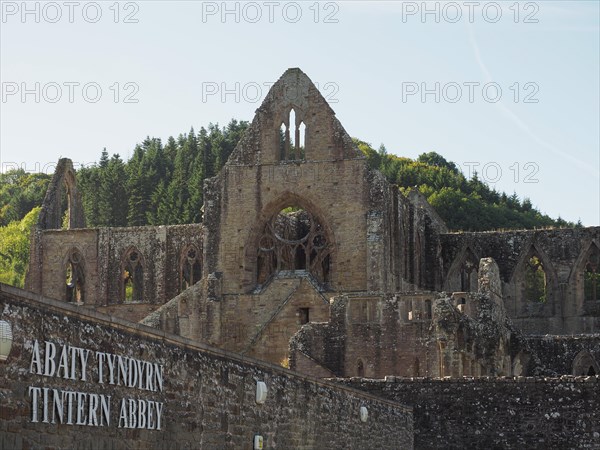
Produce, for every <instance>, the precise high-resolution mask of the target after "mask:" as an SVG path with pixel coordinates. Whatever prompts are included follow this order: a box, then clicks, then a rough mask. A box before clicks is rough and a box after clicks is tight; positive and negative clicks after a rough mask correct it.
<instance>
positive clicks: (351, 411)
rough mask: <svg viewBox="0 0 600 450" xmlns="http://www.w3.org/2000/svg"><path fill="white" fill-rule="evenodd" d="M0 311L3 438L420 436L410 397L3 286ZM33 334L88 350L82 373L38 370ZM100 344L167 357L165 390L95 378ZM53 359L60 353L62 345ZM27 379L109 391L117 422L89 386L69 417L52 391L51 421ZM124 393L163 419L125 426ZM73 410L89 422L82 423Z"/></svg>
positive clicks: (224, 443) (384, 440)
mask: <svg viewBox="0 0 600 450" xmlns="http://www.w3.org/2000/svg"><path fill="white" fill-rule="evenodd" d="M0 318H1V319H2V320H5V321H8V322H9V323H10V324H11V325H12V331H13V335H14V342H13V347H12V350H11V352H10V355H9V358H8V360H7V361H4V362H0V399H1V406H0V419H1V420H0V447H1V448H3V449H9V448H10V449H13V448H14V449H20V448H46V449H65V448H90V449H97V448H98V449H99V448H110V449H125V448H128V449H147V448H153V449H198V448H203V449H232V450H233V449H236V450H237V449H252V448H253V444H252V443H253V439H254V436H255V435H256V434H260V435H262V436H263V437H264V443H265V448H274V449H286V450H287V449H292V448H294V449H295V448H298V449H299V448H307V449H308V448H314V449H317V448H331V449H340V450H342V449H344V450H345V449H360V448H376V449H388V448H403V449H404V448H406V449H410V448H412V447H413V444H412V436H413V430H412V410H411V408H407V407H403V406H401V405H399V404H397V403H395V402H390V401H386V400H383V399H379V398H377V397H374V396H372V395H370V394H366V393H364V392H361V391H357V390H354V389H348V388H344V387H342V386H336V385H334V384H331V383H326V382H321V381H318V380H316V379H312V378H308V377H306V376H303V375H299V374H296V373H293V372H291V371H289V370H285V369H283V368H281V367H278V366H273V365H269V364H266V363H261V362H259V361H257V360H254V359H251V358H247V357H240V356H239V355H234V354H231V353H226V352H224V351H222V350H219V349H216V348H211V347H208V346H205V345H201V344H198V343H196V342H193V341H190V340H187V339H184V338H181V337H178V336H175V335H170V334H167V333H163V332H158V331H157V330H155V329H151V328H148V327H144V326H141V325H136V324H133V323H131V322H128V321H125V320H119V319H116V318H112V317H109V316H106V315H104V314H100V313H97V312H94V311H91V310H89V309H84V308H81V307H77V306H74V305H70V304H67V303H64V302H58V301H54V300H50V299H45V298H43V297H41V296H38V295H35V294H31V293H27V292H25V291H21V290H19V289H16V288H11V287H8V286H5V285H0ZM36 340H37V341H38V342H40V343H42V345H43V343H44V341H51V342H53V343H55V344H56V345H58V346H60V345H65V344H67V345H69V346H72V347H78V348H83V349H86V350H90V352H91V354H90V355H89V357H88V364H87V371H86V374H87V377H86V381H82V380H81V379H80V378H79V377H77V379H76V380H70V379H64V378H63V377H56V376H54V377H52V376H44V375H37V374H36V373H35V370H33V372H34V373H32V370H31V367H35V366H33V365H32V352H33V350H32V347H33V345H34V342H35V341H36ZM96 351H100V352H103V353H105V354H114V355H119V356H122V357H129V358H134V359H135V360H138V361H148V362H151V363H154V364H158V365H161V366H162V368H163V379H164V380H163V389H162V390H159V389H156V390H155V391H149V390H145V389H139V385H137V383H134V387H128V386H126V385H123V384H115V385H111V384H109V383H108V380H109V375H108V373H109V372H108V370H107V369H106V367H105V373H104V377H105V378H104V380H105V382H104V383H103V384H100V383H98V382H96V380H98V364H97V360H98V359H97V354H96ZM42 360H45V355H42ZM55 364H56V365H57V366H59V364H60V363H59V359H58V355H57V357H56V360H55ZM76 366H77V367H79V362H78V361H76ZM79 371H80V369H79V368H77V370H76V373H77V374H78V375H79V373H80V372H79ZM127 379H129V378H127ZM257 381H263V382H265V383H266V385H267V389H268V393H267V398H266V401H265V403H264V404H257V403H256V401H255V396H256V384H257ZM140 383H141V382H140ZM30 386H33V387H40V388H49V389H50V391H49V392H50V393H51V394H52V392H53V391H52V389H59V390H61V391H77V392H82V393H84V394H86V395H87V394H89V393H94V394H99V395H104V396H108V395H110V396H111V398H110V404H111V408H110V415H109V417H110V423H107V422H104V424H103V426H100V425H99V426H93V425H90V423H92V418H91V414H89V411H90V410H91V409H92V406H90V403H91V400H88V398H89V397H84V398H83V400H82V402H84V403H81V404H83V405H84V406H83V409H82V411H81V417H80V412H79V411H78V410H76V408H75V409H74V410H73V411H72V414H73V416H72V417H73V418H72V422H73V423H74V424H68V423H67V420H68V419H67V417H68V416H67V414H68V410H67V409H66V408H65V412H64V414H65V415H64V421H63V423H62V424H60V423H52V418H54V419H55V420H54V421H55V422H56V421H57V420H58V419H57V417H59V416H57V415H55V411H53V410H52V409H51V408H52V405H53V403H52V398H53V397H49V401H50V403H51V404H50V409H49V414H48V422H49V423H44V422H43V418H44V411H43V406H42V402H43V394H40V398H39V402H40V404H39V405H38V410H37V414H38V416H37V422H33V410H32V408H33V404H32V397H31V393H30V392H29V387H30ZM129 398H133V399H136V400H151V401H155V402H159V403H160V404H161V405H162V417H161V429H160V430H156V429H153V430H151V429H140V428H125V427H124V426H121V427H119V425H124V423H125V422H120V417H119V415H120V412H119V409H118V405H119V402H120V401H121V400H122V399H129ZM79 404H80V403H79V400H77V405H79ZM361 406H364V407H366V408H367V410H368V415H369V418H368V421H367V422H362V421H361V419H360V408H361ZM154 414H155V415H154V418H153V419H152V424H153V425H154V427H156V425H157V424H156V413H154ZM146 417H148V416H146ZM78 420H79V421H80V422H82V423H83V422H85V423H86V424H85V425H77V424H76V421H78ZM131 423H132V422H129V424H131ZM137 423H138V424H139V422H137Z"/></svg>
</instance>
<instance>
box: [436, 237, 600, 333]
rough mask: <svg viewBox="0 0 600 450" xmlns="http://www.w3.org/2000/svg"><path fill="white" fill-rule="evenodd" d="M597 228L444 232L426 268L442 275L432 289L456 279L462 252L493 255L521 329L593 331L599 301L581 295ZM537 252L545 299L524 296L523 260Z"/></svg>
mask: <svg viewBox="0 0 600 450" xmlns="http://www.w3.org/2000/svg"><path fill="white" fill-rule="evenodd" d="M599 243H600V227H589V228H579V229H578V228H575V229H552V230H520V231H505V232H480V233H447V234H441V235H440V236H439V246H440V251H439V252H438V253H439V254H438V253H432V254H431V257H430V258H429V260H428V261H429V262H428V271H430V272H431V273H439V274H440V275H441V276H442V278H441V280H442V281H441V282H439V283H437V285H436V289H439V290H447V289H450V287H451V286H454V285H456V284H457V283H460V272H459V271H457V270H454V269H456V268H457V267H459V266H460V263H461V261H460V259H461V256H464V255H465V250H467V249H468V250H469V251H470V252H472V254H473V255H474V256H475V258H476V259H477V260H479V258H484V257H493V258H494V260H495V261H496V262H497V263H498V266H499V268H500V275H501V278H502V296H503V298H504V303H505V306H506V310H507V313H508V315H509V317H510V318H511V319H512V320H513V322H514V323H515V324H516V325H517V326H518V327H519V328H521V329H522V330H523V332H524V333H526V334H548V333H549V334H579V333H595V332H597V331H598V329H599V328H600V301H598V300H591V301H590V300H589V299H584V281H583V275H584V271H585V266H586V263H587V258H588V256H589V253H590V250H591V249H593V248H598V246H599V245H600V244H599ZM531 252H533V254H535V255H536V256H537V257H539V259H540V261H541V262H542V264H543V268H544V272H545V275H546V292H547V294H546V295H547V299H546V301H545V302H544V303H538V302H532V301H528V300H527V299H526V298H524V280H523V273H524V265H525V263H526V262H527V259H528V257H529V256H530V255H531V254H532V253H531Z"/></svg>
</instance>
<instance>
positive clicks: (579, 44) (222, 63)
mask: <svg viewBox="0 0 600 450" xmlns="http://www.w3.org/2000/svg"><path fill="white" fill-rule="evenodd" d="M277 3H278V5H275V6H274V7H273V8H274V10H273V12H274V14H273V23H270V20H269V9H268V8H269V6H268V5H267V4H265V2H255V3H252V4H248V3H237V5H239V6H236V3H235V2H229V3H228V4H227V5H228V8H230V9H232V10H234V9H235V8H236V7H237V8H239V16H237V17H236V15H235V14H229V15H227V16H226V17H225V20H224V21H223V18H222V17H221V15H220V12H221V11H220V10H221V7H222V3H221V2H160V1H146V2H129V3H127V2H122V3H120V4H119V5H118V6H119V17H118V23H114V19H115V10H116V8H115V7H114V6H113V5H114V2H112V1H111V2H99V3H98V5H99V7H100V9H99V10H100V11H101V12H102V16H101V18H100V19H99V20H98V21H97V22H96V23H91V22H92V21H93V20H94V17H95V14H96V12H97V11H96V9H97V8H96V6H95V5H90V2H80V5H79V7H76V9H75V10H74V12H73V23H70V22H69V17H68V16H69V10H68V6H66V5H64V3H63V2H57V3H55V5H58V7H59V9H60V12H61V13H62V16H61V18H60V19H58V20H57V22H56V23H49V21H51V20H55V19H54V18H55V17H56V13H57V9H56V8H55V7H54V6H48V3H43V2H42V3H38V5H39V6H36V2H29V3H28V8H30V9H31V10H34V11H35V8H39V23H36V21H35V20H36V18H37V17H36V13H31V14H28V15H26V16H25V18H24V20H23V17H22V16H21V13H22V11H21V2H20V1H19V2H3V4H2V12H3V17H2V22H0V26H1V27H2V30H1V44H0V45H1V47H0V50H1V71H0V76H1V79H2V89H3V94H4V97H3V98H2V103H1V105H0V107H1V119H0V125H1V130H0V160H1V163H2V168H4V169H5V168H7V167H13V166H14V165H19V166H22V165H24V166H25V168H26V169H28V170H34V169H35V168H36V167H40V168H43V167H44V166H47V165H48V164H52V163H54V162H55V161H56V160H57V159H58V158H59V157H60V156H68V157H70V158H71V159H73V160H74V161H75V163H76V164H85V163H90V162H93V161H96V160H97V159H98V157H99V155H100V152H101V150H102V148H103V147H106V148H107V149H108V151H109V152H110V153H111V154H112V153H119V154H121V156H123V157H128V156H129V155H130V154H131V151H132V149H133V148H134V146H135V144H136V143H138V142H141V141H142V140H143V139H144V138H145V137H146V136H147V135H150V136H156V137H161V138H163V140H164V139H166V138H167V137H168V136H170V135H177V134H179V133H180V132H186V131H188V130H189V129H190V127H191V126H194V128H195V129H198V128H199V127H200V126H202V125H207V124H208V122H211V121H212V122H219V123H220V124H226V123H227V122H228V121H229V119H231V118H236V119H242V120H251V119H252V117H253V114H254V111H255V110H256V108H257V107H258V106H259V105H260V101H258V100H256V99H255V97H256V95H257V91H256V89H255V88H256V86H257V85H258V86H260V87H261V92H260V94H262V95H261V99H260V100H262V97H264V95H265V94H266V92H267V89H268V88H267V87H266V86H265V83H269V82H273V81H275V80H277V78H279V76H280V75H281V74H282V73H283V72H284V71H285V69H287V68H288V67H300V68H301V69H302V70H303V71H304V72H306V73H307V74H308V76H309V77H311V79H312V80H313V81H314V82H316V83H318V84H319V85H320V86H321V88H322V91H323V94H324V95H325V96H326V97H327V98H329V99H331V100H334V102H333V103H331V106H332V107H333V109H334V110H335V112H336V113H337V117H338V118H339V119H340V121H341V122H342V124H343V125H344V127H345V128H346V130H347V131H348V133H349V134H350V135H351V136H355V137H359V138H361V139H363V140H365V141H368V142H370V143H371V144H373V145H374V146H376V147H377V146H379V144H381V143H384V144H385V145H386V147H387V149H388V151H389V152H391V153H395V154H398V155H402V156H408V157H413V158H414V157H416V156H417V155H419V154H420V153H423V152H428V151H432V150H433V151H436V152H438V153H441V154H442V155H444V156H445V157H446V158H447V159H450V160H452V161H454V162H456V163H457V164H458V165H459V166H460V167H461V168H462V169H463V171H464V172H465V173H466V172H467V171H468V167H467V165H466V164H469V163H471V164H472V167H477V166H473V164H478V165H479V166H478V169H479V172H482V169H483V167H484V165H486V164H487V166H485V167H486V169H487V173H484V174H482V175H487V179H489V180H491V181H495V186H496V187H497V189H499V190H504V191H506V192H508V193H512V192H513V191H516V192H517V194H518V195H519V196H520V197H521V198H523V197H530V198H531V200H532V202H533V204H534V205H535V206H537V207H538V208H539V209H540V210H542V211H543V212H545V213H547V214H550V215H551V216H554V217H556V216H558V215H559V214H560V215H561V216H562V217H563V218H565V219H567V220H573V221H576V220H577V219H579V218H581V220H582V221H583V223H584V224H585V225H598V224H599V223H600V178H599V177H600V173H599V172H600V142H599V135H600V130H599V123H600V112H599V109H600V106H599V98H600V94H599V79H600V69H599V55H600V48H599V42H600V35H599V22H600V11H599V6H598V5H599V3H598V2H596V1H581V2H576V1H575V2H574V1H570V2H558V1H550V2H549V1H538V2H519V3H516V2H515V1H509V2H497V3H494V2H485V1H483V2H479V5H478V6H474V10H473V16H472V20H471V18H470V17H469V11H468V9H467V8H468V7H469V6H468V5H467V3H465V2H441V3H438V2H427V5H428V6H427V7H428V8H430V9H432V10H434V9H435V8H436V7H438V8H439V11H440V15H439V23H437V22H436V17H435V16H434V14H429V15H426V16H425V17H424V18H423V17H422V16H421V13H422V12H423V10H422V5H423V3H422V2H372V1H370V2H359V1H354V2H321V3H318V4H316V6H315V3H314V2H299V3H298V4H292V2H277ZM297 5H299V6H297ZM457 5H458V6H459V7H460V8H461V14H462V17H461V18H460V19H458V20H457V21H456V22H455V23H451V21H452V20H455V17H456V12H457V11H458V9H457V8H456V6H457ZM496 5H499V6H500V9H499V11H500V12H501V13H502V16H501V17H500V19H499V20H498V21H497V22H495V23H493V20H494V18H495V17H494V16H495V14H496V13H497V10H498V9H497V7H496ZM84 7H85V8H86V9H85V11H86V13H85V14H86V15H85V16H84V14H83V9H84ZM257 7H258V8H259V9H260V12H261V13H262V16H261V18H260V19H259V20H258V21H257V22H256V23H250V22H249V21H250V20H253V19H254V17H255V16H256V12H257V11H258V10H259V9H257ZM15 8H17V10H15ZM53 8H54V9H53ZM111 8H112V9H111ZM215 8H217V9H219V11H216V14H214V15H208V13H209V12H211V11H214V9H215ZM415 8H417V10H416V11H415ZM284 9H285V11H286V13H287V16H284V14H283V11H284ZM317 10H318V12H319V16H318V18H317V23H315V19H316V16H315V13H316V11H317ZM517 10H518V12H519V16H518V18H517V17H516V16H515V13H516V11H517ZM203 11H204V13H205V14H204V15H203ZM298 11H300V12H301V14H302V16H301V17H300V19H299V20H298V21H297V22H296V23H292V20H293V19H294V16H295V15H296V13H297V12H298ZM484 11H485V12H484ZM413 12H414V14H411V13H413ZM128 13H133V15H132V16H131V17H130V18H133V19H137V21H138V22H137V23H123V22H124V19H125V16H126V15H127V14H128ZM328 14H329V20H330V21H331V20H332V19H333V20H337V23H326V20H325V19H326V17H327V15H328ZM515 18H516V19H517V23H515ZM526 18H527V19H528V21H527V23H526ZM86 19H87V20H86ZM236 19H238V20H239V21H236ZM532 20H537V22H533V23H529V22H531V21H532ZM36 82H37V83H40V85H39V86H40V88H39V92H40V102H39V103H36V102H35V96H34V94H28V95H27V96H26V97H25V102H23V99H22V97H21V95H20V94H21V92H20V91H21V90H22V87H27V88H29V89H33V90H34V91H35V83H36ZM69 82H73V83H79V86H74V87H73V94H74V97H73V102H72V103H71V102H69V99H68V86H67V85H65V84H64V83H69ZM128 82H130V83H135V86H137V87H138V88H139V90H138V91H137V92H136V93H135V94H134V95H133V97H132V98H133V99H137V100H138V103H125V102H124V101H123V100H124V96H125V95H127V94H131V93H133V88H134V87H133V86H130V85H128V86H127V87H125V83H128ZM52 83H57V84H58V85H59V86H61V90H62V97H61V99H60V100H58V101H57V102H55V103H52V102H50V101H49V100H52V99H53V98H54V97H55V96H56V89H55V87H54V86H55V85H53V84H52ZM86 83H97V86H99V87H100V88H101V89H102V96H101V97H100V99H99V101H98V102H96V103H91V102H89V101H87V100H86V99H85V98H84V96H83V94H82V92H81V87H82V86H83V85H85V84H86ZM114 83H119V89H118V91H119V92H120V96H119V99H118V102H117V103H115V102H114V93H115V91H116V90H117V89H116V85H115V84H114ZM215 83H216V84H215ZM236 83H239V91H238V93H239V98H237V99H236V98H235V95H234V94H233V93H232V94H229V95H227V96H226V98H225V99H224V100H225V101H223V100H222V99H221V96H220V95H219V94H217V95H209V96H207V97H206V98H205V99H204V100H205V101H203V89H204V91H205V93H206V90H207V89H208V87H209V86H210V87H214V86H218V88H219V89H220V88H221V86H223V87H226V88H228V89H230V90H233V91H234V92H235V90H236ZM327 83H329V84H327ZM436 83H439V92H440V94H441V95H440V101H439V102H435V98H434V97H435V96H434V94H429V95H427V96H426V97H425V99H424V100H425V101H424V102H423V99H422V98H421V95H420V93H416V94H415V95H407V93H408V92H409V90H410V89H414V88H415V86H416V87H417V88H418V89H419V90H421V88H423V87H425V88H427V89H434V90H435V86H436ZM465 83H479V85H473V86H474V87H473V102H470V101H469V98H468V96H469V95H468V94H469V90H468V84H467V85H465ZM486 83H495V84H490V85H488V90H487V91H486V92H485V93H484V92H483V89H482V87H483V85H485V84H486ZM515 83H518V88H517V85H516V84H515ZM526 83H530V84H526ZM90 86H92V85H90ZM111 86H112V90H111ZM456 86H459V87H460V88H461V90H462V97H461V98H460V99H459V100H458V101H457V102H455V103H451V102H450V100H452V99H453V98H455V97H456V94H457V91H456ZM495 86H499V87H500V88H501V89H502V93H501V95H500V97H499V101H497V102H495V103H493V102H491V100H492V97H493V96H494V94H495V90H494V89H493V88H494V87H495ZM16 88H18V89H19V92H17V93H15V94H14V95H11V92H12V91H13V90H14V89H16ZM403 91H404V94H405V96H404V99H403ZM515 92H518V93H519V99H518V102H515V101H514V100H515V98H514V95H515ZM87 94H88V99H90V98H93V96H94V95H95V91H94V89H93V87H90V88H89V89H88V91H87ZM244 94H245V95H244ZM485 94H487V95H488V97H485ZM528 94H529V95H531V97H530V99H533V100H538V102H537V103H526V102H524V97H525V96H527V95H528ZM528 163H529V164H528ZM36 164H37V166H36ZM498 168H499V169H500V170H501V171H502V173H501V174H499V173H498V172H497V169H498ZM511 168H512V169H511ZM517 169H518V171H517ZM526 181H531V182H526Z"/></svg>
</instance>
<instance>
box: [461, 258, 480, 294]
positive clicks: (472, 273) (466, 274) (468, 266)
mask: <svg viewBox="0 0 600 450" xmlns="http://www.w3.org/2000/svg"><path fill="white" fill-rule="evenodd" d="M460 290H461V291H462V292H475V291H477V259H476V258H475V255H474V254H473V252H472V251H471V250H470V249H467V252H466V256H465V259H464V261H463V263H462V265H461V267H460Z"/></svg>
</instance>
